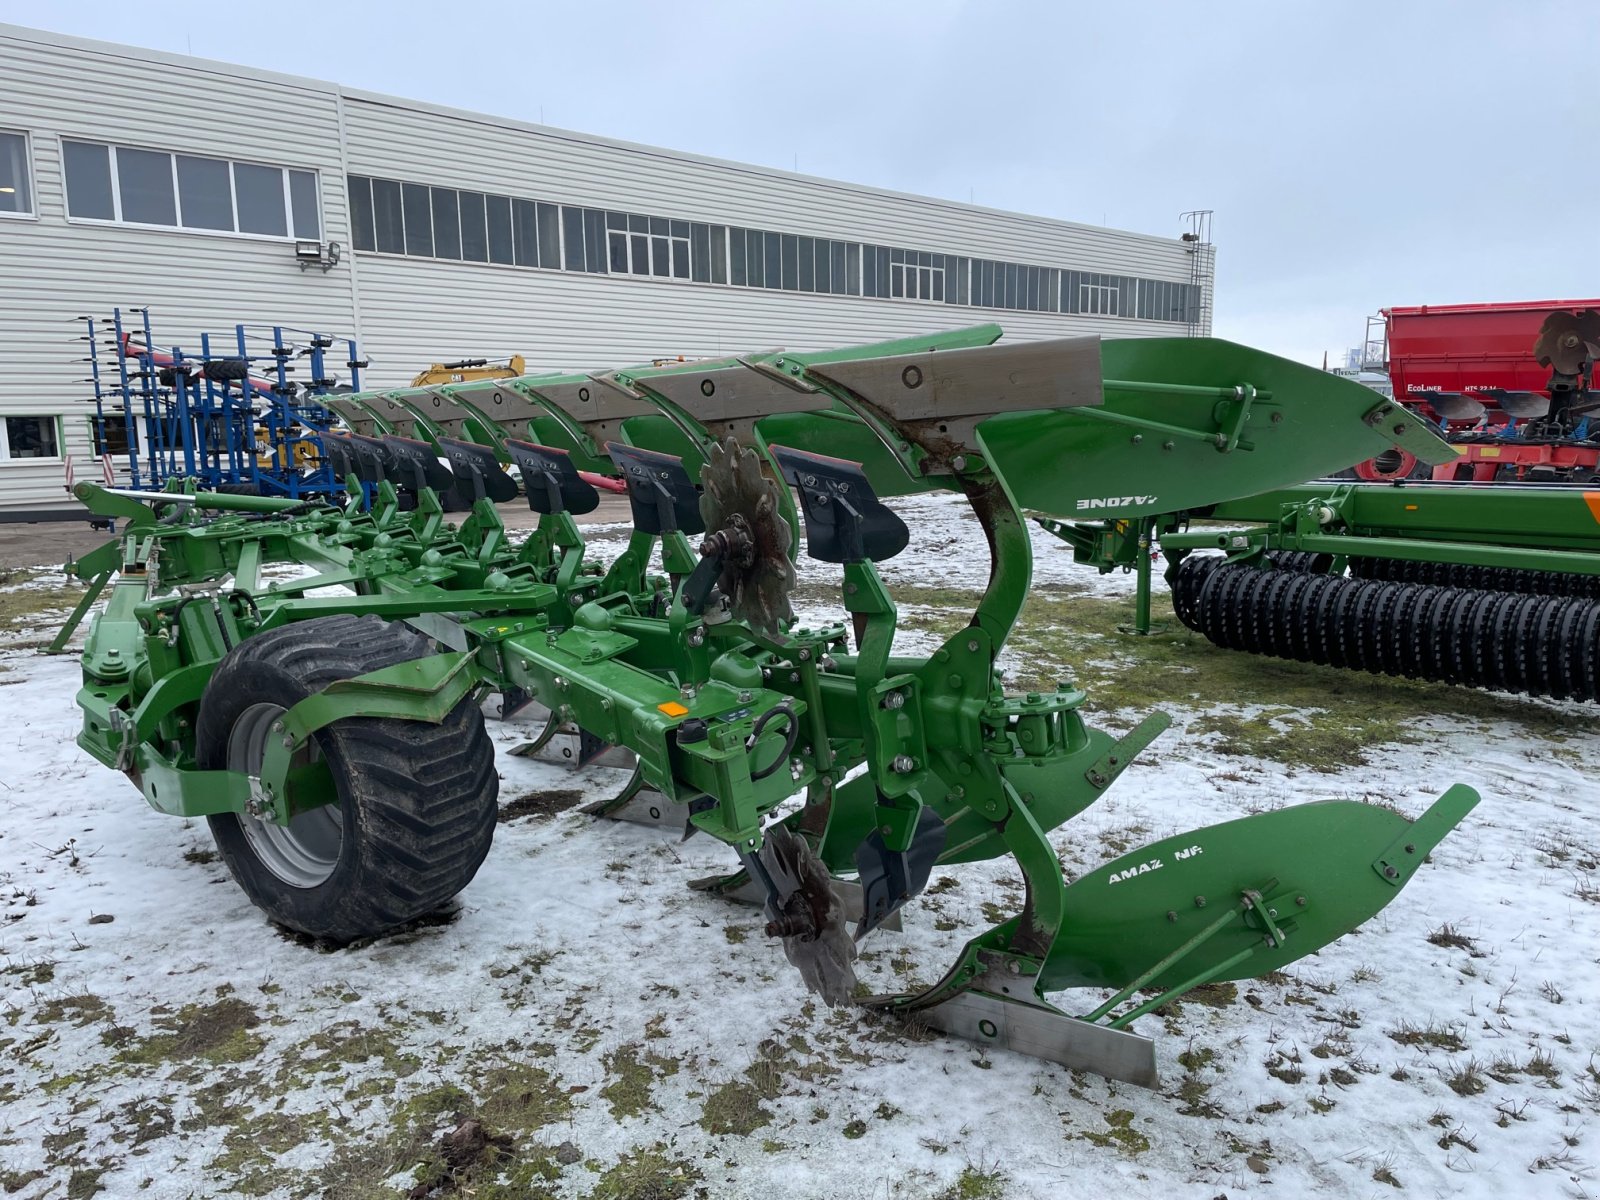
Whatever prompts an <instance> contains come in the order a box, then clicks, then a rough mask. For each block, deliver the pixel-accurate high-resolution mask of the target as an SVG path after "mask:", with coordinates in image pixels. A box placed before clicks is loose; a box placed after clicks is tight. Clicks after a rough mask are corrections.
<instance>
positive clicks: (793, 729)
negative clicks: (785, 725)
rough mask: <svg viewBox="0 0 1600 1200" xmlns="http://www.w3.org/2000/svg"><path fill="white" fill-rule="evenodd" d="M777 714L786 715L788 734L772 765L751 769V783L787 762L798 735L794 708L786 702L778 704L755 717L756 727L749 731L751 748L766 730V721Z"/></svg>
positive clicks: (761, 778)
mask: <svg viewBox="0 0 1600 1200" xmlns="http://www.w3.org/2000/svg"><path fill="white" fill-rule="evenodd" d="M778 716H782V717H787V718H788V721H789V732H788V736H787V737H785V738H784V741H783V752H782V753H781V754H779V755H778V757H777V758H775V759H773V760H772V765H771V766H770V767H764V768H763V769H761V770H759V771H751V772H750V782H751V783H759V782H760V781H761V780H763V779H765V778H766V777H767V776H768V775H771V774H772V773H773V772H774V771H776V770H777V769H778V768H779V767H780V766H782V765H783V764H784V763H785V762H787V761H788V759H789V754H790V752H791V751H793V750H794V744H795V741H796V739H797V738H798V737H799V736H800V719H799V718H798V717H796V716H795V715H794V709H792V708H790V707H789V705H788V704H787V703H785V704H780V705H778V706H777V707H776V708H769V709H768V710H767V711H766V712H764V713H762V714H761V715H760V716H759V717H757V718H756V727H755V728H754V729H752V730H751V731H750V741H749V746H750V749H751V750H754V749H755V748H756V743H758V742H759V741H760V740H761V735H762V734H763V733H765V732H766V730H767V723H768V722H769V721H771V720H772V718H773V717H778Z"/></svg>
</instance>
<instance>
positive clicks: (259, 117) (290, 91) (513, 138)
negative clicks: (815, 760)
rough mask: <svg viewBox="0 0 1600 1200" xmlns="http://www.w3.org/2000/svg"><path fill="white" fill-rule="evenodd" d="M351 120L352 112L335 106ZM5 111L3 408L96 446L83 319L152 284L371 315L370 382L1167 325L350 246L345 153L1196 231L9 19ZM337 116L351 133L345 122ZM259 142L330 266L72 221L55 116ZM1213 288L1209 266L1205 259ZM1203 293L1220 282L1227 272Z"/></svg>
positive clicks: (536, 189)
mask: <svg viewBox="0 0 1600 1200" xmlns="http://www.w3.org/2000/svg"><path fill="white" fill-rule="evenodd" d="M341 121H342V125H343V128H342V129H341ZM0 129H5V130H21V131H24V132H26V133H27V134H28V135H29V137H30V140H31V144H32V157H33V184H34V189H35V204H34V209H35V216H34V217H33V218H27V219H10V218H7V219H3V220H0V278H3V279H5V280H6V281H7V283H8V287H7V295H6V304H5V305H4V306H3V307H0V413H6V412H10V413H29V414H33V413H52V414H63V415H64V416H65V417H66V420H65V421H64V423H63V424H64V427H65V433H66V443H65V449H66V451H67V452H68V453H71V454H73V455H75V456H82V457H87V456H88V454H89V453H90V444H89V438H90V434H89V424H88V419H87V416H88V414H89V413H90V412H92V406H90V405H86V404H84V403H83V401H84V399H85V398H86V397H88V396H89V395H90V389H89V387H88V385H87V384H84V383H80V382H75V381H77V380H80V379H82V378H83V376H84V375H86V373H87V372H86V369H85V367H84V365H83V364H81V363H76V362H73V361H72V360H74V359H76V358H79V357H81V356H82V354H83V353H84V349H83V345H82V343H81V342H78V341H75V340H74V339H75V338H76V337H77V336H78V334H79V333H80V332H81V328H80V327H78V326H76V325H74V323H73V319H74V318H76V317H78V316H80V315H82V314H84V313H94V314H97V315H103V314H106V313H109V311H110V309H111V306H112V305H122V306H123V307H124V308H125V309H127V308H131V307H134V306H139V305H148V306H149V307H150V309H151V312H152V319H153V321H154V324H155V330H156V339H157V342H158V343H159V344H172V343H174V342H177V343H183V344H185V348H186V349H196V348H197V347H195V345H194V343H195V340H196V338H197V335H198V333H199V332H200V331H201V330H208V331H211V332H213V333H220V332H226V331H229V330H231V327H232V325H233V323H235V322H241V321H242V322H249V323H282V324H288V325H294V326H298V327H301V328H316V329H319V330H322V331H325V332H331V333H338V334H347V333H355V334H356V335H357V336H359V337H360V338H361V340H362V349H363V354H364V355H365V356H366V357H369V358H370V359H371V360H372V363H373V367H372V370H371V371H370V372H369V375H368V379H367V382H369V383H371V384H374V385H377V386H392V385H398V384H402V383H405V382H407V381H408V380H409V379H410V377H411V375H412V374H413V373H414V372H415V371H416V370H417V369H418V368H419V366H421V365H425V364H427V363H429V362H431V361H434V360H437V359H447V358H456V357H463V356H469V355H478V354H488V355H501V354H509V353H514V352H521V353H524V354H526V355H527V357H528V361H529V363H530V366H534V367H540V368H543V367H554V366H569V367H579V366H602V365H616V364H619V363H623V362H629V361H639V360H641V359H648V358H652V357H663V356H671V355H678V354H684V355H698V354H716V353H722V352H727V351H732V350H749V349H765V348H769V347H773V346H778V345H783V346H788V347H791V348H796V349H805V348H816V347H822V346H829V345H841V344H846V343H849V342H856V341H870V340H874V339H878V338H884V337H893V336H900V335H904V334H913V333H923V332H929V331H933V330H938V329H948V328H952V327H955V326H959V325H967V324H974V323H977V322H980V321H989V320H993V321H999V322H1000V323H1001V324H1002V325H1004V326H1005V328H1006V331H1007V336H1008V337H1013V338H1037V337H1049V336H1060V335H1062V334H1065V333H1090V332H1094V333H1102V334H1104V335H1107V336H1123V337H1125V336H1150V335H1155V336H1173V335H1175V334H1178V333H1181V332H1183V327H1182V326H1181V325H1175V324H1173V323H1170V322H1154V321H1136V320H1130V319H1118V318H1097V317H1087V316H1068V315H1064V314H1055V313H1038V312H1026V313H1024V312H1014V311H1004V310H994V309H984V308H977V307H968V306H957V305H947V304H943V303H939V302H935V301H918V300H886V299H869V298H862V297H852V296H838V295H812V294H808V293H799V292H783V291H768V290H764V289H753V288H742V287H733V286H726V285H714V284H703V283H688V282H685V281H677V280H666V279H653V278H640V277H637V276H628V277H623V276H606V275H588V274H577V273H569V272H564V271H551V270H536V269H532V268H527V267H515V266H500V265H489V264H479V263H456V262H443V261H435V260H430V259H418V258H403V257H398V256H389V255H381V254H360V255H358V254H356V253H355V252H354V251H353V250H352V249H351V242H352V239H351V236H350V228H349V220H348V217H347V212H346V201H345V175H346V172H347V171H348V172H354V173H357V174H370V175H375V176H380V177H386V178H391V179H402V180H407V181H411V182H420V183H431V184H435V185H441V186H454V187H460V188H467V189H473V190H482V191H488V192H498V193H502V194H508V195H513V196H519V197H524V198H535V199H541V200H548V201H556V202H561V203H566V204H582V205H590V206H594V207H604V208H610V209H613V210H621V211H628V212H634V213H645V214H649V215H653V216H663V217H673V218H678V219H684V220H692V221H708V222H715V223H725V224H729V225H734V226H743V227H750V228H759V229H765V230H769V231H779V232H793V233H798V234H801V235H805V236H815V237H830V238H838V239H846V240H856V241H865V242H869V243H872V242H876V243H879V244H883V245H890V246H901V247H906V248H911V249H921V250H928V251H933V252H935V253H950V254H963V255H972V256H975V257H983V258H993V259H999V260H1005V261H1010V262H1020V263H1031V264H1036V265H1053V266H1061V267H1072V268H1076V269H1080V270H1092V271H1104V272H1107V273H1121V274H1127V275H1135V276H1139V277H1141V278H1147V279H1161V280H1170V281H1174V282H1185V281H1187V280H1188V279H1189V278H1190V256H1189V253H1188V248H1187V247H1185V246H1183V245H1182V244H1181V243H1179V242H1177V241H1174V240H1171V239H1166V238H1155V237H1146V236H1142V235H1138V234H1129V233H1121V232H1116V231H1109V230H1101V229H1095V228H1093V227H1089V226H1082V225H1073V224H1068V223H1064V222H1059V221H1050V220H1045V219H1042V218H1034V217H1026V216H1019V215H1016V214H1007V213H998V212H993V211H990V210H985V209H979V208H974V207H971V206H967V205H960V204H954V203H950V202H945V201H938V200H930V199H923V198H918V197H911V196H902V195H898V194H894V193H888V192H881V191H875V190H872V189H866V188H858V187H853V186H851V185H847V184H840V183H833V182H829V181H825V180H814V179H808V178H804V177H801V176H796V175H789V174H786V173H784V172H778V171H772V170H768V169H765V168H758V167H749V166H743V165H740V164H735V163H723V162H717V161H714V160H708V159H697V158H693V157H690V156H686V155H681V154H676V153H673V152H669V151H663V150H656V149H653V148H650V147H641V146H629V145H626V144H623V143H615V142H607V141H604V140H603V139H597V138H590V137H587V136H583V135H577V134H568V133H562V132H560V131H555V130H549V129H545V128H542V127H534V126H528V125H522V124H518V123H516V122H513V121H504V120H497V119H494V118H490V117H479V116H476V115H474V114H469V113H459V112H453V111H450V110H445V109H439V108H435V107H431V106H426V105H420V104H412V103H410V102H406V101H399V100H394V99H391V98H387V97H382V96H374V95H371V94H368V93H361V92H353V91H344V92H342V93H341V91H340V89H338V88H337V87H336V86H334V85H329V84H321V83H317V82H315V81H311V80H299V79H294V78H291V77H286V76H277V75H270V74H267V73H265V72H258V71H253V70H249V69H245V68H235V67H231V66H226V65H223V64H217V63H210V62H205V61H202V60H197V59H189V58H180V57H177V56H171V55H163V54H158V53H155V52H152V51H144V50H135V49H132V48H127V47H118V46H110V45H106V44H103V43H94V42H84V41H79V40H77V39H71V38H63V37H60V36H57V35H54V34H42V33H36V32H33V31H30V30H25V29H19V28H16V27H12V26H0ZM341 135H342V136H341ZM63 137H67V138H85V139H89V140H98V141H104V142H109V143H113V144H120V145H131V146H143V147H148V148H150V149H155V150H167V151H177V152H188V153H195V154H202V155H214V156H217V157H226V158H233V159H252V160H256V161H260V162H265V163H274V164H279V165H283V166H288V167H298V168H304V169H311V170H315V171H317V172H318V173H319V174H320V180H321V204H322V228H323V237H324V239H326V240H333V241H338V242H340V243H341V244H342V245H343V247H344V257H343V261H342V262H341V263H340V264H339V265H338V266H337V267H335V268H334V269H332V270H331V271H328V272H327V273H323V272H321V271H318V270H311V271H301V270H300V268H299V266H298V265H297V263H296V262H295V259H294V255H293V244H292V242H290V241H287V240H283V241H276V240H265V239H260V238H251V237H243V236H237V235H227V234H216V233H205V232H197V231H192V230H175V229H150V228H138V227H130V226H117V225H108V224H104V223H89V222H83V221H75V220H69V219H68V217H67V210H66V201H65V194H64V189H63V174H62V167H61V161H60V157H61V150H60V139H61V138H63ZM1206 287H1207V290H1208V292H1209V287H1210V282H1209V278H1208V279H1207V281H1206ZM1207 301H1208V303H1207V311H1209V308H1210V305H1209V295H1208V296H1207ZM61 472H62V469H61V464H60V462H59V461H54V460H50V461H41V462H40V463H38V464H31V463H29V462H27V461H12V462H3V461H0V510H3V509H5V508H18V507H41V506H43V505H47V504H54V503H57V502H59V501H60V500H62V499H64V496H63V493H62V492H61V490H60V488H61V477H62V473H61Z"/></svg>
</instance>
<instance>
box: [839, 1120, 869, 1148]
mask: <svg viewBox="0 0 1600 1200" xmlns="http://www.w3.org/2000/svg"><path fill="white" fill-rule="evenodd" d="M844 1136H845V1137H847V1138H849V1139H850V1140H851V1141H852V1142H853V1141H855V1140H857V1139H858V1138H864V1137H866V1136H867V1123H866V1122H865V1121H863V1120H861V1119H859V1118H857V1119H856V1120H854V1121H847V1122H845V1127H844Z"/></svg>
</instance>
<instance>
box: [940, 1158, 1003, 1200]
mask: <svg viewBox="0 0 1600 1200" xmlns="http://www.w3.org/2000/svg"><path fill="white" fill-rule="evenodd" d="M1008 1182H1010V1177H1009V1176H1008V1175H1007V1174H1006V1173H1005V1172H1004V1171H1002V1170H1000V1169H999V1167H998V1166H996V1167H993V1168H989V1169H987V1170H986V1169H984V1168H982V1167H975V1166H972V1165H971V1164H970V1163H969V1164H968V1165H967V1166H965V1167H963V1168H961V1174H960V1175H958V1176H956V1181H955V1182H954V1183H952V1184H951V1185H950V1186H949V1187H947V1188H945V1189H944V1191H942V1192H939V1193H938V1194H937V1195H935V1196H934V1198H933V1200H1003V1198H1004V1196H1005V1194H1006V1184H1007V1183H1008Z"/></svg>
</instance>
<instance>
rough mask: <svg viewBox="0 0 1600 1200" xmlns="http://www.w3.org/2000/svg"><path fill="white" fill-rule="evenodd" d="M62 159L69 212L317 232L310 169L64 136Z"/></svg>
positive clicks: (265, 232)
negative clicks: (78, 140)
mask: <svg viewBox="0 0 1600 1200" xmlns="http://www.w3.org/2000/svg"><path fill="white" fill-rule="evenodd" d="M62 161H63V164H64V166H65V170H66V177H67V213H68V215H69V216H72V217H77V218H81V219H84V220H90V221H121V222H126V223H127V224H131V225H160V226H167V227H172V228H179V227H181V228H184V229H207V230H213V231H218V232H222V233H249V234H256V235H258V236H261V237H274V238H289V237H297V238H320V237H321V236H322V221H321V217H320V215H319V212H318V210H319V207H320V206H319V203H318V192H317V176H316V172H314V171H300V170H295V169H293V168H290V167H270V166H265V165H263V164H260V163H247V162H232V161H229V160H228V159H222V158H204V157H200V156H198V155H192V154H169V153H168V152H167V151H165V150H141V149H138V148H136V147H133V146H108V145H105V144H104V143H101V142H75V141H70V140H68V141H63V142H62ZM0 162H3V148H0ZM0 169H3V168H0ZM352 204H354V201H352ZM368 207H369V209H370V200H369V201H368Z"/></svg>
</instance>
